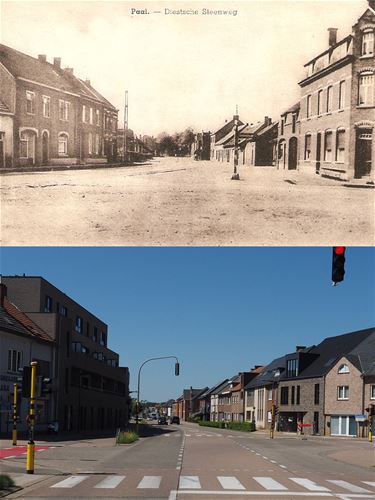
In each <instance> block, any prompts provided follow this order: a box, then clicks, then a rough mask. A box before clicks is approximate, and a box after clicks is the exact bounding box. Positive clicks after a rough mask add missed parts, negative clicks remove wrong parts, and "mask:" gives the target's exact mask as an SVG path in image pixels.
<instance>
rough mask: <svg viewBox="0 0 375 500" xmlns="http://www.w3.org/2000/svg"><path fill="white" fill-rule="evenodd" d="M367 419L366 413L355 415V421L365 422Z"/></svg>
mask: <svg viewBox="0 0 375 500" xmlns="http://www.w3.org/2000/svg"><path fill="white" fill-rule="evenodd" d="M366 420H367V417H366V415H356V416H355V421H356V422H365V421H366Z"/></svg>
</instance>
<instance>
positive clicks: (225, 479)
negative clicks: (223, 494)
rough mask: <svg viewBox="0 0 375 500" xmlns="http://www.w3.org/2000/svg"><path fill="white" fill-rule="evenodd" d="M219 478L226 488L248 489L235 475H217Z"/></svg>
mask: <svg viewBox="0 0 375 500" xmlns="http://www.w3.org/2000/svg"><path fill="white" fill-rule="evenodd" d="M217 479H218V481H219V483H220V484H221V486H222V487H223V488H224V490H246V488H245V486H243V485H242V484H241V483H240V482H239V480H238V479H237V478H236V477H234V476H217Z"/></svg>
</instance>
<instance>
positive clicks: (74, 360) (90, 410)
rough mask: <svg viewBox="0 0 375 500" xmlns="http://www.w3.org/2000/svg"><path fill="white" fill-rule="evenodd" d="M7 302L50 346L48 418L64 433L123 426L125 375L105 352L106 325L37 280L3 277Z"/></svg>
mask: <svg viewBox="0 0 375 500" xmlns="http://www.w3.org/2000/svg"><path fill="white" fill-rule="evenodd" d="M2 282H3V283H4V284H5V285H6V287H7V290H8V297H9V299H10V300H11V301H12V302H13V303H14V304H15V305H16V306H17V307H18V308H19V309H20V310H21V311H22V312H24V313H26V314H27V316H28V317H30V318H31V319H32V321H33V322H34V323H36V324H37V325H38V326H39V327H40V328H41V329H43V331H45V332H46V333H47V334H48V335H49V336H50V337H51V338H52V339H53V340H54V342H55V345H56V356H55V360H54V363H53V367H52V370H51V371H52V373H51V376H52V378H53V388H54V394H53V399H54V411H53V415H52V416H53V419H55V420H57V421H58V422H59V424H60V428H61V429H63V430H68V431H69V430H76V431H77V430H78V431H81V430H94V429H96V430H104V429H114V428H115V427H118V426H125V425H126V424H127V422H128V411H129V408H128V405H129V371H128V369H127V368H126V367H120V366H119V355H118V354H117V353H116V352H114V351H112V350H111V349H109V348H108V329H107V325H106V324H105V323H104V322H103V321H101V320H100V319H99V318H97V317H96V316H95V315H94V314H92V313H91V312H89V311H88V310H87V309H85V308H84V307H83V306H81V305H80V304H78V303H77V302H75V301H74V300H73V299H72V298H70V297H68V296H67V295H65V294H64V293H63V292H62V291H60V290H59V289H57V288H56V287H55V286H53V285H52V284H51V283H49V282H48V281H46V280H45V279H43V278H41V277H31V276H5V277H3V278H2Z"/></svg>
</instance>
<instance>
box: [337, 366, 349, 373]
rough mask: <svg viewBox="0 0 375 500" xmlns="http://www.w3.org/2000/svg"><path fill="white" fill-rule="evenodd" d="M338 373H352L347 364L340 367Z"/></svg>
mask: <svg viewBox="0 0 375 500" xmlns="http://www.w3.org/2000/svg"><path fill="white" fill-rule="evenodd" d="M337 373H350V370H349V366H348V365H346V364H343V365H340V368H339V369H338V371H337Z"/></svg>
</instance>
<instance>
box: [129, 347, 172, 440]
mask: <svg viewBox="0 0 375 500" xmlns="http://www.w3.org/2000/svg"><path fill="white" fill-rule="evenodd" d="M171 358H173V359H175V360H176V363H175V369H174V374H175V375H176V376H178V375H180V363H179V362H178V359H177V357H176V356H161V357H158V358H150V359H146V361H143V363H142V364H141V366H140V367H139V370H138V386H137V408H136V432H137V433H138V428H139V401H140V397H139V391H140V387H141V370H142V368H143V366H144V365H145V364H146V363H148V362H150V361H155V360H157V359H171Z"/></svg>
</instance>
